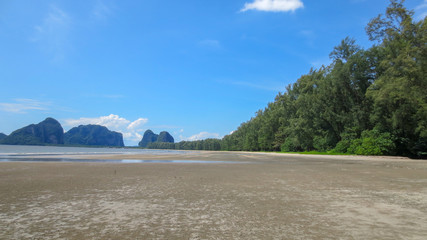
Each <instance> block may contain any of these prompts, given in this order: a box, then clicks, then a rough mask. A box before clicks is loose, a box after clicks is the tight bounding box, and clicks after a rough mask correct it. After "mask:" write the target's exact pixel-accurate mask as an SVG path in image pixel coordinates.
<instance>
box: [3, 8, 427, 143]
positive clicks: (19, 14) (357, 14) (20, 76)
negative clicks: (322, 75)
mask: <svg viewBox="0 0 427 240" xmlns="http://www.w3.org/2000/svg"><path fill="white" fill-rule="evenodd" d="M388 3H389V2H388V1H386V0H369V1H368V0H322V1H318V0H203V1H200V0H180V1H179V0H139V1H130V0H76V1H68V0H32V1H27V0H0V39H1V44H0V89H1V94H0V132H3V133H5V134H10V133H11V132H12V131H14V130H16V129H18V128H21V127H24V126H26V125H29V124H32V123H38V122H41V121H42V120H44V119H45V118H46V117H53V118H55V119H57V120H58V121H59V122H60V123H61V124H62V126H63V128H64V130H65V131H67V130H69V129H70V128H72V127H76V126H78V125H81V124H99V125H103V126H106V127H108V128H109V129H110V130H114V131H118V132H121V133H123V137H124V141H125V145H127V146H134V145H137V144H138V142H139V141H140V140H141V138H142V135H143V133H144V131H145V130H147V129H151V130H153V131H154V132H155V133H159V132H160V131H168V132H169V133H171V134H172V136H173V137H174V138H175V141H177V142H178V141H182V140H199V139H205V138H222V137H223V136H225V135H227V134H230V133H231V132H232V131H234V130H236V129H237V128H238V126H239V125H240V124H241V123H243V122H246V121H248V120H250V118H251V117H253V116H255V112H257V111H258V110H259V109H264V108H265V107H266V106H267V104H268V103H269V102H272V101H274V97H275V96H276V95H277V94H278V93H279V92H284V91H285V88H286V86H287V85H289V84H291V83H294V82H295V81H296V80H297V79H298V78H299V77H300V76H301V75H303V74H306V73H308V72H309V71H310V69H311V68H319V67H321V66H322V65H327V64H329V63H330V60H329V57H328V56H329V53H330V52H331V51H332V50H333V47H334V46H336V45H338V44H339V43H340V41H341V40H342V39H344V38H345V37H347V36H349V37H352V38H354V39H355V40H356V43H357V44H359V45H360V46H362V47H364V48H369V47H370V46H371V45H372V44H373V43H372V42H369V40H368V37H367V36H366V34H365V30H364V29H365V26H366V25H367V23H368V22H369V20H370V19H372V18H373V17H376V16H377V15H378V14H380V13H383V12H384V11H385V9H386V7H387V5H388ZM405 6H406V7H407V8H409V9H413V10H415V18H416V19H417V20H421V19H422V18H423V17H425V16H426V15H427V0H407V1H406V2H405Z"/></svg>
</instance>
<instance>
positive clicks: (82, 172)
mask: <svg viewBox="0 0 427 240" xmlns="http://www.w3.org/2000/svg"><path fill="white" fill-rule="evenodd" d="M56 157H58V156H56ZM67 157H69V156H67ZM75 158H87V156H76V157H75ZM91 158H93V159H96V158H98V159H141V160H144V159H177V160H194V159H196V160H200V159H201V160H204V161H233V162H237V163H235V164H221V163H212V164H194V163H184V164H183V163H162V164H158V163H144V164H140V163H135V164H132V163H131V164H111V163H98V162H97V163H57V162H36V163H33V162H2V163H0V239H58V238H63V239H425V236H427V162H426V161H411V160H407V159H402V158H390V159H388V158H363V157H347V156H345V157H340V156H338V157H337V156H333V157H328V156H301V155H298V156H295V155H280V154H253V153H227V152H194V153H189V154H180V155H179V156H178V155H170V154H168V155H155V156H154V155H153V156H147V155H114V156H113V155H102V156H92V157H91ZM239 161H241V162H242V163H241V164H240V163H238V162H239ZM245 162H252V163H256V164H246V163H245Z"/></svg>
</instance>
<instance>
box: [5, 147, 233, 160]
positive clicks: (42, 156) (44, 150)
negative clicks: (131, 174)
mask: <svg viewBox="0 0 427 240" xmlns="http://www.w3.org/2000/svg"><path fill="white" fill-rule="evenodd" d="M191 153H195V152H194V151H191V152H190V151H176V150H151V149H128V148H85V147H52V146H20V145H0V162H104V163H105V162H107V163H234V162H233V161H205V160H150V159H144V160H141V159H106V160H105V159H74V158H71V155H91V154H97V155H100V154H114V155H120V154H123V155H126V154H140V155H144V154H147V156H148V155H165V154H171V155H172V154H173V155H182V154H191ZM57 155H61V156H60V157H57ZM67 155H70V157H67ZM236 163H237V162H236Z"/></svg>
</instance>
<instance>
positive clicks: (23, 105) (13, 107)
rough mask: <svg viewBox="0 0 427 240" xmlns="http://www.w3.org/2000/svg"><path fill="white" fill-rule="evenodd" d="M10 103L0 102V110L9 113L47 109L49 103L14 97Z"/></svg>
mask: <svg viewBox="0 0 427 240" xmlns="http://www.w3.org/2000/svg"><path fill="white" fill-rule="evenodd" d="M14 101H15V102H12V103H0V111H3V112H10V113H26V112H27V111H29V110H48V106H49V105H50V103H48V102H41V101H38V100H34V99H26V98H21V99H14Z"/></svg>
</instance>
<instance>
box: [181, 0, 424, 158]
mask: <svg viewBox="0 0 427 240" xmlns="http://www.w3.org/2000/svg"><path fill="white" fill-rule="evenodd" d="M412 17H413V12H412V11H410V10H407V9H406V8H405V7H404V1H403V0H400V1H398V0H391V1H390V5H389V7H388V8H387V9H386V13H385V15H381V14H380V15H378V16H377V17H375V18H373V19H372V20H371V21H370V22H369V24H368V25H367V27H366V32H367V34H368V36H369V38H370V40H372V41H375V43H376V44H374V45H373V46H372V47H371V48H369V49H367V50H364V49H362V48H361V47H359V46H358V45H357V44H356V41H355V40H354V39H351V38H348V37H347V38H345V39H344V40H342V41H341V43H340V44H339V45H338V46H336V47H335V48H334V49H333V51H332V52H331V54H330V58H331V59H332V61H333V62H332V64H330V65H329V66H323V67H321V68H320V69H311V70H310V72H309V73H308V74H306V75H303V76H301V77H300V78H299V79H298V80H297V81H296V82H295V83H294V84H291V85H289V86H288V87H287V88H286V92H284V93H279V94H278V95H277V96H276V98H275V100H274V102H272V103H269V104H268V106H267V107H266V108H265V109H264V110H260V111H258V112H257V113H256V114H255V117H253V118H252V119H251V120H249V121H248V122H245V123H242V124H241V125H240V126H239V127H238V129H237V130H236V131H234V132H233V133H232V134H230V135H228V136H225V137H224V138H223V139H222V140H221V141H220V145H221V147H220V148H221V149H222V150H232V151H242V150H244V151H286V152H289V151H295V152H301V151H323V152H325V151H331V152H335V153H340V152H341V153H353V154H364V155H366V154H369V155H382V154H398V155H410V156H423V155H426V152H427V75H426V71H427V44H426V43H427V23H426V18H424V19H423V20H421V21H418V22H414V20H413V18H412ZM201 144H202V143H201V142H200V141H198V142H192V143H188V142H183V143H182V145H181V146H185V148H186V149H187V148H189V149H201V147H200V146H201ZM175 146H178V145H175ZM181 149H182V148H181Z"/></svg>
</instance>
